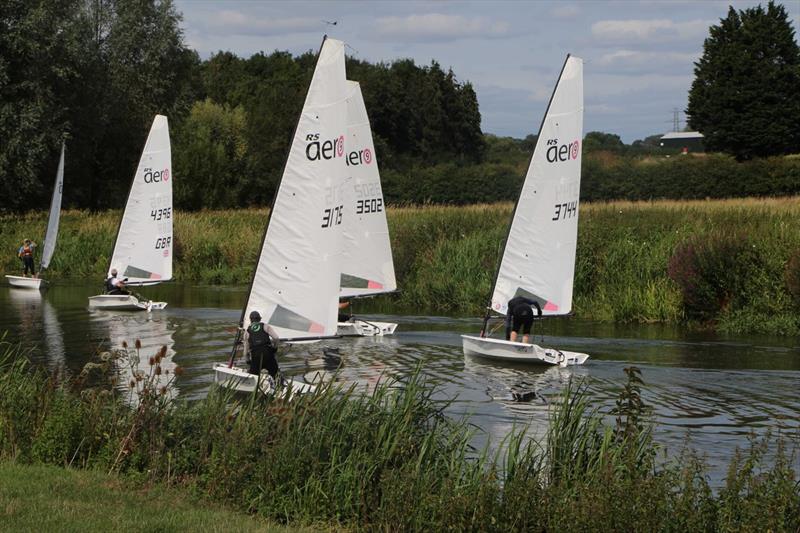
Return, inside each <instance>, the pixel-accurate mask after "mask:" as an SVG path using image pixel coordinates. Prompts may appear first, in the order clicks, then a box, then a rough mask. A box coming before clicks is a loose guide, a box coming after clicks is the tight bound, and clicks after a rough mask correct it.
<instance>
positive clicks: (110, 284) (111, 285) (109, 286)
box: [106, 276, 117, 292]
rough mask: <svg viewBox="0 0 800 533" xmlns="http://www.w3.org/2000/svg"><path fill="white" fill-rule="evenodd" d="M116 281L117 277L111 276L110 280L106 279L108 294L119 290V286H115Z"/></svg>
mask: <svg viewBox="0 0 800 533" xmlns="http://www.w3.org/2000/svg"><path fill="white" fill-rule="evenodd" d="M115 279H116V276H109V277H108V278H106V292H111V291H113V290H114V289H116V288H117V286H116V285H114V280H115Z"/></svg>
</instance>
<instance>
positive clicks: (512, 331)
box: [506, 296, 542, 344]
mask: <svg viewBox="0 0 800 533" xmlns="http://www.w3.org/2000/svg"><path fill="white" fill-rule="evenodd" d="M532 305H535V306H536V309H537V311H538V312H539V316H542V308H541V307H539V304H538V303H537V302H536V300H531V299H530V298H525V297H524V296H516V297H514V298H511V299H510V300H509V301H508V312H507V313H506V340H510V341H511V342H517V336H518V335H519V333H522V342H524V343H526V344H527V343H528V340H529V336H530V333H531V326H532V325H533V308H532V307H531V306H532Z"/></svg>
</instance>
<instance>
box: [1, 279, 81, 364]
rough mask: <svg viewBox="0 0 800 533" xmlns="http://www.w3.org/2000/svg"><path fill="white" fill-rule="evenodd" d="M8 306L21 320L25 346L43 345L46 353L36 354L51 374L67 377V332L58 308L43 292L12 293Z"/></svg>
mask: <svg viewBox="0 0 800 533" xmlns="http://www.w3.org/2000/svg"><path fill="white" fill-rule="evenodd" d="M8 296H9V302H10V303H11V306H12V307H13V308H14V310H15V312H16V313H17V316H18V317H19V319H18V320H19V332H20V334H19V339H18V342H19V341H21V342H22V343H23V345H25V346H26V347H27V346H33V345H38V344H42V345H43V346H44V349H43V350H41V352H39V353H37V354H35V355H36V357H35V359H36V361H37V362H43V363H44V364H45V366H47V368H48V370H50V371H51V372H53V373H55V374H58V375H62V376H64V375H66V373H67V367H66V364H65V348H64V332H63V330H62V329H61V323H60V322H59V321H58V314H57V313H56V310H55V308H54V307H53V306H52V305H51V304H50V302H48V301H47V300H46V299H45V297H44V296H42V293H41V292H40V291H32V290H26V289H13V288H11V289H9V290H8Z"/></svg>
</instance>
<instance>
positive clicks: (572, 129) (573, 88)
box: [491, 56, 583, 315]
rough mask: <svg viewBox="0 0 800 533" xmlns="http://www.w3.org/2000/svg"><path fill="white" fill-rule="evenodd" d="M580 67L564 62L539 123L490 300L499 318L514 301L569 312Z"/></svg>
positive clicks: (577, 186) (546, 311) (571, 59)
mask: <svg viewBox="0 0 800 533" xmlns="http://www.w3.org/2000/svg"><path fill="white" fill-rule="evenodd" d="M582 133H583V62H582V60H581V59H579V58H576V57H574V56H567V59H566V61H565V63H564V66H563V68H562V71H561V75H560V77H559V80H558V83H557V84H556V88H555V90H554V91H553V95H552V97H551V100H550V104H549V105H548V109H547V112H546V114H545V117H544V119H543V121H542V124H541V127H540V130H539V135H538V138H537V142H536V147H535V149H534V153H533V156H532V158H531V163H530V166H529V168H528V172H527V174H526V176H525V181H524V183H523V186H522V190H521V193H520V196H519V200H518V202H517V206H516V208H515V210H514V215H513V219H512V223H511V227H510V229H509V233H508V237H507V239H506V246H505V249H504V251H503V254H502V258H501V261H500V267H499V269H498V273H497V278H496V281H495V285H494V289H493V291H492V297H491V308H492V310H493V311H495V312H497V313H500V314H505V313H506V311H507V304H508V301H509V300H510V299H511V298H514V297H515V296H525V297H527V298H530V299H532V300H534V301H536V302H537V303H539V306H540V307H541V308H542V312H543V314H545V315H562V314H568V313H569V312H570V311H571V310H572V292H573V277H574V271H575V249H576V244H577V230H578V213H579V204H580V177H581V147H582V139H583V136H582Z"/></svg>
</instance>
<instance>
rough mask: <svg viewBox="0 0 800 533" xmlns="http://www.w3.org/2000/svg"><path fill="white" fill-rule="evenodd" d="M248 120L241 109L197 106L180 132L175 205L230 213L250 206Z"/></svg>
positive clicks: (177, 132) (210, 104)
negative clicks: (178, 178) (211, 208)
mask: <svg viewBox="0 0 800 533" xmlns="http://www.w3.org/2000/svg"><path fill="white" fill-rule="evenodd" d="M246 129H247V117H246V114H245V112H244V108H242V106H237V107H236V108H234V109H231V108H230V107H228V106H225V105H218V104H215V103H214V102H212V101H211V100H205V101H201V102H195V104H194V105H193V106H192V110H191V112H190V113H189V116H188V117H187V118H186V120H185V121H184V122H183V123H182V124H181V126H180V127H179V128H178V129H176V130H175V134H174V137H175V138H176V143H175V150H174V153H175V156H174V162H175V169H176V171H179V172H180V176H181V179H180V180H177V181H176V182H175V206H176V207H178V208H181V209H191V210H194V209H201V208H203V207H208V206H213V207H216V208H230V207H236V206H238V205H241V204H242V203H247V202H246V201H245V200H246V197H247V196H248V191H247V190H246V187H247V185H248V183H247V181H248V180H247V179H244V178H245V166H246V162H247V155H248V154H247V139H246V137H245V135H246Z"/></svg>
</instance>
